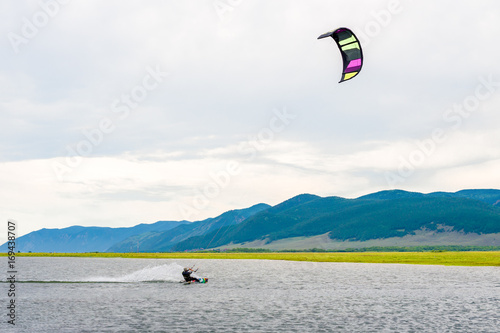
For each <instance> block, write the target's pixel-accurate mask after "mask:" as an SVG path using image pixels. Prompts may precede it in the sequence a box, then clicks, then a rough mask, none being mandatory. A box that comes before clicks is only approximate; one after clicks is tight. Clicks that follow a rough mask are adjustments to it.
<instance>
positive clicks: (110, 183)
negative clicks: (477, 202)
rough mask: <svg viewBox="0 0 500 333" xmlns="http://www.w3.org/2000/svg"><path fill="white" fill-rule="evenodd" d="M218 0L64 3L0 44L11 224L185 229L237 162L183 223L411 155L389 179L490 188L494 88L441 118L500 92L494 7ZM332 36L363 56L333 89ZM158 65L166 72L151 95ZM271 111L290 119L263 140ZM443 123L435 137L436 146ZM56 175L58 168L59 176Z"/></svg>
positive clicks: (378, 185)
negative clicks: (352, 35) (223, 4)
mask: <svg viewBox="0 0 500 333" xmlns="http://www.w3.org/2000/svg"><path fill="white" fill-rule="evenodd" d="M54 1H55V0H54ZM213 5H214V3H213V2H212V1H208V2H201V3H190V2H174V1H151V2H148V3H147V4H144V3H140V2H135V1H108V2H106V3H102V2H97V1H86V2H70V3H68V4H66V5H64V6H63V5H61V6H60V8H59V10H58V12H57V14H56V15H53V17H52V16H51V18H50V20H49V21H48V22H47V24H45V25H43V27H39V29H38V32H37V33H36V34H34V36H33V37H30V38H28V42H27V43H25V44H20V45H19V52H18V53H16V52H14V50H13V48H12V45H11V42H10V41H9V39H8V38H4V39H3V40H2V42H1V43H3V44H1V45H2V46H3V49H4V50H6V52H2V54H1V55H0V91H1V92H0V123H1V124H2V125H1V126H2V127H1V129H2V130H1V131H0V138H1V144H0V170H2V174H3V176H1V177H0V180H1V183H0V185H1V186H2V188H4V189H5V191H6V192H4V194H3V195H2V197H1V199H2V209H4V211H5V212H6V214H7V213H8V214H10V215H9V218H14V219H17V220H20V221H21V225H23V223H24V228H25V230H26V231H28V230H35V229H38V228H41V227H63V226H69V225H73V224H82V225H109V226H125V225H134V224H137V223H140V222H154V221H156V220H159V219H178V218H182V217H183V215H182V213H181V212H179V206H180V205H181V204H184V205H191V206H193V200H194V199H196V198H197V195H199V193H200V192H201V193H203V191H204V189H205V188H206V187H207V186H209V185H210V184H211V183H213V182H214V179H213V174H214V173H217V172H223V171H224V170H226V168H227V165H228V163H229V162H232V161H233V162H237V163H238V164H239V167H240V169H238V170H239V172H238V173H237V174H235V175H231V177H230V178H231V180H230V182H229V183H228V184H227V185H226V186H223V188H220V189H219V193H218V194H217V195H216V196H214V197H213V198H209V199H210V200H209V204H208V205H206V206H204V207H203V209H197V212H196V214H194V215H192V217H193V218H200V219H201V218H205V217H208V216H214V215H216V214H220V213H222V212H223V211H224V210H227V209H232V208H239V207H244V206H250V205H252V204H255V203H257V202H266V203H269V204H275V203H278V202H279V201H280V200H285V199H287V198H289V197H291V196H293V195H295V194H299V193H303V192H309V193H315V194H319V195H342V196H347V197H355V196H358V195H362V194H366V193H369V192H371V191H374V190H380V189H386V188H388V187H391V186H390V184H388V182H387V179H386V175H387V173H394V174H396V175H400V169H401V164H402V163H404V162H403V161H404V160H407V161H408V160H410V159H411V158H416V157H418V156H417V155H419V156H421V155H422V154H423V156H424V158H423V159H422V161H421V162H419V163H417V164H415V163H413V164H411V166H412V167H413V169H414V170H413V171H412V172H411V174H410V175H409V176H404V177H402V180H403V181H401V182H399V183H397V184H395V185H397V186H398V187H402V188H405V189H408V190H421V191H427V192H429V191H434V190H454V189H461V188H466V187H497V188H498V187H500V181H499V180H498V179H497V177H496V176H495V171H494V167H495V166H496V165H497V160H498V158H499V151H500V150H499V148H498V147H499V145H498V142H499V139H500V138H499V136H498V126H497V124H498V121H499V120H500V113H499V112H498V106H499V105H500V104H499V103H500V95H499V93H498V91H497V90H498V89H497V90H495V91H494V93H493V94H491V96H489V97H488V98H487V99H481V101H480V103H479V105H478V107H477V108H475V110H474V111H473V112H470V114H469V115H468V116H463V115H460V123H458V120H457V118H454V119H455V120H453V121H450V119H451V118H448V120H447V118H446V115H447V112H449V110H453V108H454V105H456V104H458V105H463V104H464V103H466V101H467V98H469V97H471V96H472V97H473V96H475V93H476V89H477V87H478V86H479V85H480V82H481V78H483V79H488V78H493V80H494V81H495V82H496V81H500V72H499V71H498V69H497V62H498V58H499V57H500V46H498V45H496V44H495V43H493V42H492V41H494V40H496V38H497V36H498V34H499V33H500V24H499V23H498V20H497V17H496V16H495V13H496V12H497V9H498V4H497V2H495V1H483V2H482V3H481V6H477V5H475V4H473V3H460V4H457V3H455V2H451V1H446V2H443V3H441V2H440V3H435V2H431V1H418V2H416V1H404V0H401V1H396V2H387V1H361V2H359V1H358V2H356V3H355V4H350V3H345V4H341V3H338V2H326V1H324V2H318V1H316V2H310V3H307V4H306V3H302V2H300V1H290V2H287V3H286V4H283V3H274V2H267V1H251V2H250V1H241V2H232V3H231V6H232V7H231V9H229V10H228V11H226V12H225V13H224V14H223V15H222V14H221V12H220V11H219V12H218V11H217V9H216V8H215V7H214V6H213ZM394 6H396V7H394ZM0 9H2V10H1V12H3V13H9V15H8V16H5V15H4V16H5V17H4V18H3V20H0V34H2V35H3V36H9V34H10V33H16V34H22V29H23V24H26V20H25V19H27V20H28V21H29V20H32V18H33V17H34V15H35V14H36V13H40V11H43V8H42V7H41V6H40V3H39V2H38V1H28V2H14V1H10V2H3V3H2V4H1V5H0ZM221 15H222V16H221ZM339 26H348V27H351V28H352V29H353V30H354V31H355V32H356V33H358V35H359V36H360V38H361V39H362V42H363V48H364V53H365V64H364V67H363V72H362V73H361V74H360V75H359V76H358V77H356V80H352V81H349V82H346V83H343V84H338V83H337V82H338V79H339V78H340V70H341V59H340V55H339V52H338V50H337V46H336V45H335V43H334V41H333V40H320V41H318V40H316V38H317V36H319V35H320V34H321V33H323V32H325V31H328V30H331V29H334V28H336V27H339ZM151 69H153V70H157V71H161V72H165V73H167V72H168V75H165V77H164V78H163V77H162V80H161V82H158V85H155V88H154V89H145V88H144V82H145V78H146V77H147V75H149V74H150V72H151ZM146 81H147V80H146ZM147 82H149V81H147ZM151 82H152V81H151ZM151 82H150V83H151ZM141 87H142V88H141ZM495 87H496V86H495ZM141 89H143V90H141ZM143 91H145V92H146V94H145V95H144V94H143V95H144V98H142V97H141V95H140V94H141V92H143ZM134 93H135V95H134ZM134 96H135V97H134ZM134 98H135V99H134ZM117 101H118V104H117ZM127 101H128V102H127ZM127 103H132V104H127ZM132 105H134V106H132ZM117 107H121V109H117ZM276 109H278V110H283V109H286V110H288V112H289V113H291V114H293V115H294V116H296V118H295V119H294V120H293V121H291V122H290V124H288V125H287V126H286V128H284V129H283V130H282V131H278V132H273V133H272V134H273V138H272V139H271V140H268V141H266V140H264V141H265V142H267V143H266V144H263V141H262V139H260V141H259V139H258V138H259V135H261V136H262V137H264V136H265V135H266V133H267V135H269V132H266V131H268V130H269V129H270V128H271V127H270V126H271V125H270V122H271V121H272V119H273V117H276V114H275V111H274V110H276ZM120 110H121V111H120ZM124 110H125V111H126V112H125V111H124ZM448 116H455V117H457V116H458V114H457V113H456V112H455V113H449V114H448ZM103 121H104V122H105V124H107V125H108V126H103ZM111 128H112V129H111ZM105 129H109V130H108V131H104V130H105ZM436 129H441V130H443V131H444V133H445V134H446V140H444V141H443V142H434V146H432V147H431V146H429V143H428V142H429V141H428V140H429V139H432V137H433V133H434V131H435V130H436ZM96 131H101V134H99V133H97V132H96ZM263 131H264V132H263ZM426 143H427V146H425V144H426ZM422 144H423V146H422ZM258 147H262V148H258ZM422 147H424V148H422ZM426 147H427V148H426ZM84 148H85V149H86V150H85V149H84ZM426 149H427V150H430V152H429V151H427V150H426ZM82 152H83V153H82ZM68 161H69V162H73V163H69V164H68ZM77 162H78V163H77ZM54 163H60V164H61V165H63V166H66V167H67V168H69V172H68V173H66V174H65V176H64V177H63V179H62V180H60V179H58V178H57V173H56V172H55V171H54V169H53V166H54ZM64 170H66V169H64ZM488 179H489V182H488V181H487V180H488Z"/></svg>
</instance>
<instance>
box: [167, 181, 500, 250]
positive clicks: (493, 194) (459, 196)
mask: <svg viewBox="0 0 500 333" xmlns="http://www.w3.org/2000/svg"><path fill="white" fill-rule="evenodd" d="M499 199H500V191H499V190H465V191H459V192H456V193H447V192H435V193H430V194H422V193H415V192H406V191H401V190H393V191H382V192H377V193H373V194H370V195H366V196H362V197H359V198H357V199H344V198H339V197H326V198H321V197H316V196H311V195H300V196H297V197H295V198H292V199H290V200H287V201H285V202H284V203H282V204H279V205H277V206H275V207H272V208H269V209H267V210H265V211H262V212H260V213H258V214H255V215H254V216H252V217H251V218H248V219H247V220H245V221H244V222H243V223H241V224H239V225H235V226H228V227H225V228H223V229H221V230H220V231H219V232H218V233H217V234H215V233H208V234H205V235H202V236H197V237H192V238H189V239H186V240H184V241H182V242H180V243H178V244H177V245H175V246H174V247H173V248H172V249H173V250H175V251H183V250H190V249H200V248H209V247H210V248H215V247H221V246H224V245H230V244H243V243H249V242H254V243H255V242H256V241H260V244H266V243H269V242H273V241H277V240H282V239H289V238H294V237H314V236H318V235H324V234H327V235H328V237H329V238H330V239H332V240H338V241H361V242H363V241H368V240H374V239H387V238H394V237H395V238H401V237H405V236H408V235H415V234H416V232H419V231H422V230H430V231H434V232H438V233H444V232H460V233H465V234H479V235H481V234H494V233H500V207H498V200H499Z"/></svg>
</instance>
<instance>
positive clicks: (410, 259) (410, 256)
mask: <svg viewBox="0 0 500 333" xmlns="http://www.w3.org/2000/svg"><path fill="white" fill-rule="evenodd" d="M16 256H18V257H93V258H151V259H265V260H291V261H312V262H354V263H388V264H389V263H390V264H418V265H446V266H500V252H498V251H490V252H485V251H481V252H472V251H470V252H362V253H314V252H294V253H286V252H279V253H277V252H272V253H193V252H174V253H17V254H16Z"/></svg>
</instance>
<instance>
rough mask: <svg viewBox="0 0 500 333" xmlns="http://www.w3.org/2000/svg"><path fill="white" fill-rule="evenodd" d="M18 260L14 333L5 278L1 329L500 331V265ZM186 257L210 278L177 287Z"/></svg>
mask: <svg viewBox="0 0 500 333" xmlns="http://www.w3.org/2000/svg"><path fill="white" fill-rule="evenodd" d="M4 260H5V261H7V259H6V258H4ZM16 260H17V268H18V274H17V279H18V282H16V326H15V328H14V329H9V327H10V326H11V325H8V324H7V323H6V319H5V318H7V316H6V315H7V309H6V306H7V304H8V298H7V289H8V287H9V286H8V283H4V284H3V285H4V286H3V287H4V290H3V291H2V295H4V296H2V297H1V298H0V299H2V300H3V303H4V305H2V308H3V309H4V312H5V314H3V316H2V318H3V320H2V323H1V324H0V331H2V332H3V331H5V332H10V331H12V332H30V333H31V332H300V333H302V332H498V327H500V315H499V309H500V267H445V266H421V265H396V264H357V263H312V262H292V261H270V260H208V259H205V260H187V259H186V260H182V259H120V258H31V257H18V258H17V259H16ZM193 264H195V265H196V267H199V271H198V272H197V274H198V276H201V277H208V278H209V282H208V283H207V284H192V285H184V284H182V283H179V281H180V280H182V275H181V272H182V268H183V267H184V266H192V265H193ZM5 266H7V265H6V264H5ZM6 271H7V269H6ZM4 281H5V280H4Z"/></svg>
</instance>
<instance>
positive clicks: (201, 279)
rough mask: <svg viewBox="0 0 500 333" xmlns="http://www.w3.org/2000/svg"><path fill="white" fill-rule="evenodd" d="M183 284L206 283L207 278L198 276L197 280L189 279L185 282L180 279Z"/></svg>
mask: <svg viewBox="0 0 500 333" xmlns="http://www.w3.org/2000/svg"><path fill="white" fill-rule="evenodd" d="M180 282H182V283H184V284H192V283H207V282H208V278H199V279H198V280H192V281H189V282H186V281H180Z"/></svg>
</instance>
